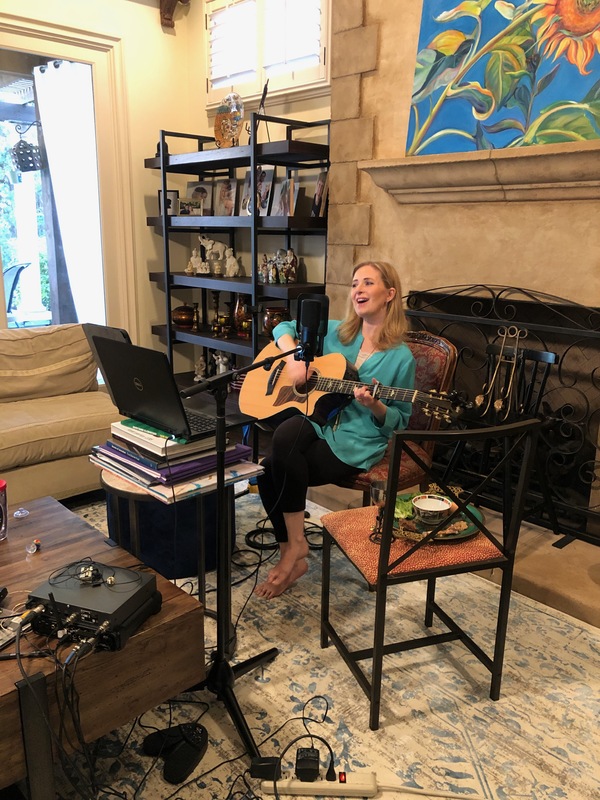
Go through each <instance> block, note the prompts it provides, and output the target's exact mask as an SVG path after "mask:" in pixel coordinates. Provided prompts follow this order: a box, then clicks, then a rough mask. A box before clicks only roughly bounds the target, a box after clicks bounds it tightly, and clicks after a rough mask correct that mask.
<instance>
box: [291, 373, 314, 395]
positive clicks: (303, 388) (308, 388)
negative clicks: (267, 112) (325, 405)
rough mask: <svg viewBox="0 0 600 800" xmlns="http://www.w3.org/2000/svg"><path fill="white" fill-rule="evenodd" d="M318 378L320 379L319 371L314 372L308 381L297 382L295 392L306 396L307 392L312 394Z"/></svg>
mask: <svg viewBox="0 0 600 800" xmlns="http://www.w3.org/2000/svg"><path fill="white" fill-rule="evenodd" d="M318 380H319V374H318V373H317V372H314V373H313V374H312V375H311V376H310V377H309V379H308V380H307V381H302V382H301V383H296V384H295V385H294V392H295V393H296V394H297V395H301V396H303V397H305V396H306V395H307V394H310V393H311V392H312V391H313V389H315V387H316V385H317V381H318Z"/></svg>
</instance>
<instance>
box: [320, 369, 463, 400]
mask: <svg viewBox="0 0 600 800" xmlns="http://www.w3.org/2000/svg"><path fill="white" fill-rule="evenodd" d="M309 385H310V387H311V389H316V390H317V391H319V392H332V393H334V394H345V395H353V394H354V390H355V389H358V388H360V387H361V386H366V387H367V388H368V389H369V390H370V391H372V392H373V394H374V396H375V397H377V399H379V400H396V401H400V402H405V403H422V404H424V405H435V406H439V407H441V408H448V407H450V406H451V403H450V402H448V401H447V400H440V399H439V398H433V397H432V396H431V395H430V394H428V393H427V392H419V391H418V390H417V389H399V388H397V387H394V386H381V385H380V384H373V385H372V386H369V385H368V384H366V383H361V382H360V381H349V380H339V379H337V378H325V377H323V376H321V377H318V378H317V379H316V380H313V379H309Z"/></svg>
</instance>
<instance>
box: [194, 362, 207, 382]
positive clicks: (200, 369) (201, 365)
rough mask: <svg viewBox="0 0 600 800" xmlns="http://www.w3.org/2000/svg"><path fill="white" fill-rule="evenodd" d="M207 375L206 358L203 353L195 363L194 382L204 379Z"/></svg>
mask: <svg viewBox="0 0 600 800" xmlns="http://www.w3.org/2000/svg"><path fill="white" fill-rule="evenodd" d="M205 377H206V360H205V358H204V356H203V355H201V356H200V358H199V359H198V360H197V361H196V363H195V364H194V382H195V383H198V381H201V380H204V378H205Z"/></svg>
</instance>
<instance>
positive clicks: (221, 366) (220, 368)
mask: <svg viewBox="0 0 600 800" xmlns="http://www.w3.org/2000/svg"><path fill="white" fill-rule="evenodd" d="M212 357H213V360H214V362H215V368H216V374H217V375H222V374H223V373H224V372H227V370H228V369H229V356H228V355H227V353H224V352H223V351H222V350H217V351H216V352H215V353H213V356H212ZM227 391H228V392H230V391H231V386H228V387H227Z"/></svg>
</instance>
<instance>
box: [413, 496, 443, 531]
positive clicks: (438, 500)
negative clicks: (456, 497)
mask: <svg viewBox="0 0 600 800" xmlns="http://www.w3.org/2000/svg"><path fill="white" fill-rule="evenodd" d="M412 505H413V510H414V512H415V517H416V518H417V519H418V520H419V522H421V523H422V524H423V525H428V526H430V527H433V526H434V525H438V524H439V523H440V522H443V520H445V519H446V517H447V516H448V514H449V513H450V509H451V508H452V503H451V501H450V500H448V498H447V497H443V495H441V494H419V495H417V496H416V497H413V499H412Z"/></svg>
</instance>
